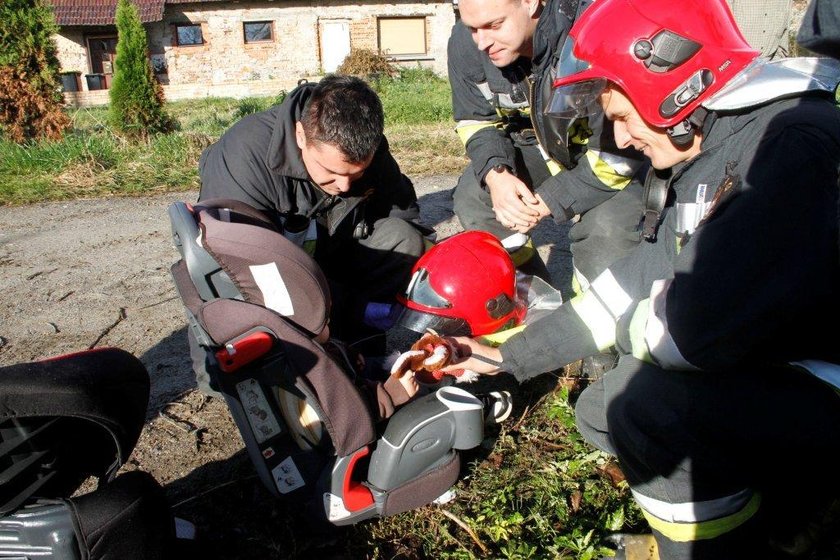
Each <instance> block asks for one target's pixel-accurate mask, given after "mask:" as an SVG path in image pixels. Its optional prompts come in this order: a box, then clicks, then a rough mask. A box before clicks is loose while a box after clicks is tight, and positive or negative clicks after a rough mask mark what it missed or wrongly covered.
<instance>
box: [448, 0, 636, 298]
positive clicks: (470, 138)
mask: <svg viewBox="0 0 840 560" xmlns="http://www.w3.org/2000/svg"><path fill="white" fill-rule="evenodd" d="M581 9H582V8H581ZM458 11H459V14H460V21H458V22H456V24H455V26H454V27H453V29H452V34H451V36H450V39H449V44H448V54H447V56H448V68H449V82H450V84H451V86H452V110H453V116H454V118H455V121H456V132H457V133H458V136H459V137H460V139H461V141H462V142H463V143H464V145H465V148H466V152H467V156H468V157H469V159H470V165H469V166H468V167H467V169H466V170H465V171H464V172H463V174H462V175H461V176H460V178H459V179H458V183H457V185H456V187H455V190H454V193H453V199H454V210H455V214H456V215H457V216H458V219H459V220H460V222H461V225H462V226H463V227H464V229H466V230H482V231H487V232H490V233H492V234H493V235H494V236H496V237H497V238H498V239H499V240H501V241H502V243H503V245H504V246H505V247H506V248H507V249H508V251H509V252H510V253H511V257H512V258H513V261H514V263H515V264H516V265H517V268H518V269H520V270H521V271H523V272H525V273H527V274H535V275H538V276H540V277H541V278H543V279H544V280H546V281H549V273H548V271H547V269H546V266H545V264H544V263H543V262H542V260H541V259H540V256H539V255H538V254H537V252H536V250H535V248H534V246H533V242H532V241H531V239H530V237H529V236H528V232H529V231H530V230H531V229H532V228H533V227H534V226H535V225H536V224H537V222H538V221H539V220H540V219H541V218H543V217H546V216H548V215H551V216H553V218H554V220H555V221H557V222H558V223H561V222H565V221H567V220H569V219H572V218H574V217H575V216H578V215H580V216H581V219H580V220H579V221H578V222H577V223H575V224H574V225H573V226H572V228H571V231H570V233H569V237H570V239H571V247H570V249H571V253H572V257H573V263H574V269H575V270H574V281H575V282H574V284H575V287H576V288H577V287H578V286H584V287H585V286H586V285H587V284H588V281H589V280H591V279H592V278H594V277H595V276H596V275H597V273H598V272H600V271H601V270H603V269H604V268H605V267H606V265H607V264H609V263H610V262H612V261H613V260H614V259H615V258H617V257H618V256H620V255H623V254H624V253H625V252H626V251H627V250H629V249H630V248H632V247H634V246H635V245H636V244H638V242H639V234H638V216H639V212H640V208H641V206H640V205H641V203H640V200H641V194H640V193H641V186H640V185H639V183H638V181H637V182H636V183H635V189H632V188H631V189H625V187H627V186H628V184H630V180H631V177H632V176H633V174H634V173H635V172H636V171H637V170H638V169H639V167H640V165H641V158H639V157H638V156H637V155H636V154H634V153H633V151H632V150H624V151H618V150H617V149H616V148H615V146H614V144H613V143H612V135H611V133H610V132H609V126H610V125H609V123H606V124H605V123H604V121H603V119H602V118H600V117H598V116H594V117H593V118H591V119H589V120H588V121H587V120H582V121H580V122H577V123H574V125H573V127H571V130H569V127H567V126H563V127H558V126H557V125H558V123H557V121H556V120H555V119H551V118H546V116H545V115H544V109H545V105H546V103H547V101H548V98H549V96H550V94H551V79H552V75H551V73H552V69H553V65H554V61H555V60H556V59H557V57H558V56H560V47H562V45H563V40H564V39H565V37H566V34H567V33H568V30H569V27H570V26H571V24H572V21H573V20H574V17H575V15H576V13H577V11H578V1H577V0H548V2H546V3H545V5H543V3H542V1H541V0H461V1H460V2H459V4H458ZM604 127H606V129H607V130H602V129H603V128H604ZM622 189H625V190H627V195H626V196H627V198H628V200H625V201H621V202H619V201H613V198H614V196H615V195H616V194H617V193H619V192H621V191H622Z"/></svg>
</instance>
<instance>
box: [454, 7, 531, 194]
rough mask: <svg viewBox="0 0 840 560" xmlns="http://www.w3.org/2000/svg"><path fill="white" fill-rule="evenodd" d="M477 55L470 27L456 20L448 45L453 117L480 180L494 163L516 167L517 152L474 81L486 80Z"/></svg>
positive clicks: (494, 111) (493, 109)
mask: <svg viewBox="0 0 840 560" xmlns="http://www.w3.org/2000/svg"><path fill="white" fill-rule="evenodd" d="M480 55H481V52H480V51H479V50H478V48H477V47H476V45H475V42H474V41H473V39H472V37H471V36H470V32H469V30H468V29H467V28H466V27H465V26H464V25H463V24H461V23H460V22H459V23H456V24H455V26H454V27H453V28H452V35H451V36H450V38H449V44H448V47H447V57H448V58H447V65H448V70H449V83H450V85H451V87H452V116H453V117H454V119H455V130H456V132H458V136H459V137H460V139H461V141H462V142H463V143H464V146H465V148H466V151H467V157H469V158H470V161H471V162H472V166H473V169H474V170H475V174H476V177H478V179H479V180H482V179H483V178H484V176H485V175H486V174H487V172H488V171H490V169H491V168H492V167H493V166H494V165H499V164H504V165H508V166H509V167H510V168H511V169H515V168H516V165H515V163H516V161H515V157H516V153H515V151H514V149H513V141H512V140H511V139H510V138H509V137H508V136H507V135H506V134H505V133H504V131H502V130H501V129H499V128H498V127H497V126H496V125H497V124H499V123H500V122H501V118H500V117H499V115H498V113H497V112H496V109H495V108H494V107H493V106H492V105H491V104H490V102H489V101H488V100H487V99H486V98H485V97H484V95H482V93H481V91H479V89H478V86H477V84H479V83H483V82H486V78H485V77H484V76H483V70H482V68H483V66H482V61H481V58H480Z"/></svg>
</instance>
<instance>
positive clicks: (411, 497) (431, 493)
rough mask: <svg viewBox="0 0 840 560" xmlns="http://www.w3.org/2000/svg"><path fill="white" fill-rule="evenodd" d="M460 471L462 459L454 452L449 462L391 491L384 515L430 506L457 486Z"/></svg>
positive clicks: (384, 507)
mask: <svg viewBox="0 0 840 560" xmlns="http://www.w3.org/2000/svg"><path fill="white" fill-rule="evenodd" d="M460 471H461V458H460V456H459V455H458V453H456V452H454V451H453V452H452V458H451V459H450V460H449V461H448V462H446V463H444V464H442V465H440V466H439V467H437V468H436V469H433V470H431V471H428V472H426V473H423V474H421V475H420V476H418V477H417V478H415V479H414V480H411V481H409V482H406V483H405V484H403V485H402V486H400V487H399V488H394V489H393V490H391V492H389V493H388V496H387V498H386V499H385V505H384V506H383V508H382V515H383V516H387V515H396V514H398V513H402V512H404V511H408V510H410V509H415V508H418V507H421V506H424V505H426V504H428V503H429V502H431V501H432V500H434V499H435V498H437V497H438V496H440V495H441V494H443V493H444V492H446V491H447V490H449V488H450V487H452V485H453V484H455V482H456V481H457V480H458V473H459V472H460Z"/></svg>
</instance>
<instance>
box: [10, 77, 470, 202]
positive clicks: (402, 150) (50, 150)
mask: <svg viewBox="0 0 840 560" xmlns="http://www.w3.org/2000/svg"><path fill="white" fill-rule="evenodd" d="M373 86H374V88H375V89H376V90H377V91H378V92H379V94H380V97H381V98H382V103H383V106H384V107H385V113H386V128H385V132H386V134H387V135H388V138H389V140H390V142H391V146H392V151H393V153H394V156H395V157H396V158H397V161H398V162H400V165H401V167H402V169H403V172H404V173H406V174H407V175H409V176H417V175H427V174H438V173H456V172H459V171H460V170H461V169H463V167H464V166H465V165H466V163H467V161H466V159H465V158H464V151H463V146H461V144H460V143H459V141H458V139H457V137H456V135H455V133H454V132H453V131H452V124H453V123H452V121H451V107H450V103H451V101H450V89H449V83H448V82H447V81H446V80H444V79H442V78H439V77H436V76H434V74H431V73H430V72H428V71H426V70H420V69H416V70H412V69H409V70H405V71H403V72H402V74H401V75H400V76H399V77H397V78H393V79H384V80H378V81H375V82H374V83H373ZM284 96H285V92H281V93H280V94H278V95H276V96H273V97H250V98H245V99H238V100H237V99H230V98H206V99H196V100H189V101H176V102H172V103H168V104H167V107H166V110H167V111H168V112H169V113H170V114H171V115H174V116H175V117H176V118H177V120H178V124H179V128H178V130H177V131H176V132H173V133H171V134H167V135H158V136H153V137H151V138H150V139H148V140H138V141H128V140H126V139H124V138H122V137H120V136H117V135H115V134H114V133H113V132H112V131H111V129H110V128H109V127H108V125H107V113H108V109H107V107H94V108H80V109H73V108H70V109H68V115H69V116H70V118H71V120H72V122H73V130H72V132H70V133H68V134H67V135H66V136H65V138H64V139H63V140H61V141H59V142H35V143H32V144H28V145H25V146H18V145H16V144H14V143H12V142H9V141H7V140H5V139H3V138H2V137H0V204H26V203H31V202H39V201H43V200H64V199H72V198H84V197H92V196H125V195H142V194H151V193H157V192H168V191H187V190H196V189H198V187H199V181H198V171H197V166H198V158H199V156H200V155H201V151H202V150H203V149H204V148H205V147H206V146H208V145H209V144H211V143H212V142H214V141H215V140H216V139H218V137H219V136H221V135H222V133H224V131H225V130H227V129H228V128H230V126H231V125H233V124H234V123H235V122H237V121H238V120H239V119H241V118H242V117H244V116H246V115H249V114H251V113H255V112H257V111H262V110H264V109H267V108H268V107H270V106H271V105H272V104H275V103H278V102H280V101H282V99H283V98H284Z"/></svg>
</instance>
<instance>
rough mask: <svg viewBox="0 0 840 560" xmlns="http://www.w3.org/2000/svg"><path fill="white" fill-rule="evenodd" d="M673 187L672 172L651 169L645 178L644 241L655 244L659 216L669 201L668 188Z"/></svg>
mask: <svg viewBox="0 0 840 560" xmlns="http://www.w3.org/2000/svg"><path fill="white" fill-rule="evenodd" d="M670 185H671V170H670V169H667V170H662V171H660V170H658V169H654V168H653V167H651V168H650V169H649V170H648V173H647V176H646V177H645V192H644V203H645V214H644V222H643V223H642V239H644V240H645V241H649V242H651V243H653V242H654V241H656V230H657V229H659V216H660V215H661V214H662V210H663V208H665V202H666V201H667V200H668V188H669V187H670Z"/></svg>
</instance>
